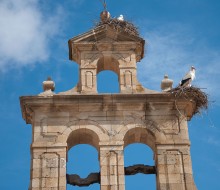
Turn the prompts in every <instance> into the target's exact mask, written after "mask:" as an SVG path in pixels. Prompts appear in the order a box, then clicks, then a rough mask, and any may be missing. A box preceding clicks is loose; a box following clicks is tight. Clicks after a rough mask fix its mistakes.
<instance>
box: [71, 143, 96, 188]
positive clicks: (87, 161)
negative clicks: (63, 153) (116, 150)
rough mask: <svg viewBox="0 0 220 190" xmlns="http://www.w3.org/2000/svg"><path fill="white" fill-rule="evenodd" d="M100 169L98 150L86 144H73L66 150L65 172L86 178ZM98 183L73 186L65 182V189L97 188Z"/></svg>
mask: <svg viewBox="0 0 220 190" xmlns="http://www.w3.org/2000/svg"><path fill="white" fill-rule="evenodd" d="M99 171H100V166H99V160H98V151H97V150H96V148H95V147H93V146H91V145H88V144H80V145H76V146H73V147H72V148H71V149H70V150H69V151H68V162H67V174H77V175H79V176H80V178H86V177H87V176H88V175H89V174H91V173H96V172H99ZM98 189H100V184H98V183H94V184H91V185H89V186H85V187H84V186H82V187H79V186H73V185H70V184H67V190H98Z"/></svg>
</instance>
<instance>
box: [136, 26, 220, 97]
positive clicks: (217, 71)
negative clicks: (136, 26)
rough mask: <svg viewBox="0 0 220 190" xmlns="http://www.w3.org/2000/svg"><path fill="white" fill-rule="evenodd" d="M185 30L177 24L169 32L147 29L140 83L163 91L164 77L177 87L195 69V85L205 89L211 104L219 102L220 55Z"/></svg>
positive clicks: (160, 29) (160, 28)
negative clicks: (145, 50)
mask: <svg viewBox="0 0 220 190" xmlns="http://www.w3.org/2000/svg"><path fill="white" fill-rule="evenodd" d="M186 28H187V26H176V25H175V24H174V25H173V26H169V27H168V28H165V27H163V26H161V27H159V28H156V30H155V29H154V30H151V31H149V29H148V31H149V32H146V33H145V36H144V38H145V39H146V40H147V43H148V45H147V46H146V47H147V48H146V49H147V53H146V55H145V58H144V59H143V60H142V62H141V63H139V64H138V75H139V80H140V81H141V82H142V83H143V84H144V86H145V87H147V88H151V89H155V90H160V82H161V80H162V79H163V76H164V74H168V75H169V78H171V79H173V80H174V86H176V85H178V83H179V81H180V80H181V78H182V77H183V76H184V74H185V73H186V72H188V70H189V69H190V66H192V65H194V66H195V67H196V68H197V71H196V79H195V81H194V82H193V83H194V85H196V86H198V87H200V88H206V89H205V90H206V91H207V92H208V94H210V95H211V100H217V101H219V100H218V98H219V96H220V85H219V83H218V80H219V79H220V77H219V76H220V52H218V50H216V49H211V48H210V47H208V45H207V44H206V43H205V42H201V41H199V40H197V39H196V38H195V34H193V33H192V32H191V31H190V29H189V30H188V31H187V30H186ZM146 31H147V30H146ZM143 71H144V72H143ZM217 79H218V80H217Z"/></svg>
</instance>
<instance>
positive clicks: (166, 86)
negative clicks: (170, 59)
mask: <svg viewBox="0 0 220 190" xmlns="http://www.w3.org/2000/svg"><path fill="white" fill-rule="evenodd" d="M172 87H173V80H171V79H169V78H168V75H164V79H163V80H162V81H161V90H162V91H164V92H167V91H169V90H171V89H172Z"/></svg>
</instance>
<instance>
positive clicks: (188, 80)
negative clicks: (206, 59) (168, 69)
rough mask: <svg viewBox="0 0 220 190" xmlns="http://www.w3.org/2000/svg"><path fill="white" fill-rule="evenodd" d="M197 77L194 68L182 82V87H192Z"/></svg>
mask: <svg viewBox="0 0 220 190" xmlns="http://www.w3.org/2000/svg"><path fill="white" fill-rule="evenodd" d="M195 77H196V69H195V67H193V66H192V67H191V69H190V71H189V72H188V73H187V74H186V75H185V76H184V77H183V79H182V80H181V81H180V86H182V87H191V83H192V81H193V80H194V79H195Z"/></svg>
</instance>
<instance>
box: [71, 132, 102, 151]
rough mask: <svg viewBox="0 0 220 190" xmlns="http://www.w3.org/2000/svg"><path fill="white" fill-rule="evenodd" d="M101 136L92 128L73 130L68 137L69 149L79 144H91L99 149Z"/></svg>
mask: <svg viewBox="0 0 220 190" xmlns="http://www.w3.org/2000/svg"><path fill="white" fill-rule="evenodd" d="M99 141H100V139H99V136H98V135H97V134H96V133H95V132H94V131H92V130H90V129H86V128H79V129H76V130H74V131H72V132H71V133H70V134H69V136H68V138H67V147H68V150H69V149H71V148H72V147H73V146H75V145H78V144H89V145H91V146H93V147H95V148H96V149H97V150H99Z"/></svg>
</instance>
